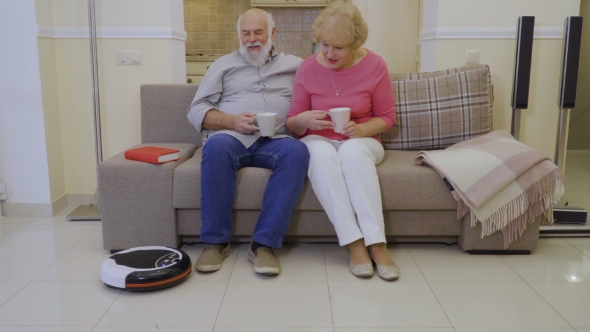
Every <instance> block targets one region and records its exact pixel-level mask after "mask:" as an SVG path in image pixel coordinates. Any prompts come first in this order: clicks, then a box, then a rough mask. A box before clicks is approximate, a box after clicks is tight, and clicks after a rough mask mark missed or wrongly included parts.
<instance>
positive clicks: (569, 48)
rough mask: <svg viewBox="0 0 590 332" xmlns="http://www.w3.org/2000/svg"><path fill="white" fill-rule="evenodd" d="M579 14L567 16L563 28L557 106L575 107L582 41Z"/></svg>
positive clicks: (581, 19) (564, 107) (581, 18)
mask: <svg viewBox="0 0 590 332" xmlns="http://www.w3.org/2000/svg"><path fill="white" fill-rule="evenodd" d="M582 21H583V17H581V16H569V17H568V18H567V19H566V20H565V27H564V29H563V54H562V60H563V61H562V67H561V84H560V86H559V108H561V109H570V108H575V107H576V89H577V86H578V67H579V64H580V45H581V43H582Z"/></svg>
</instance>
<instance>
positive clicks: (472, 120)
mask: <svg viewBox="0 0 590 332" xmlns="http://www.w3.org/2000/svg"><path fill="white" fill-rule="evenodd" d="M390 77H391V84H392V87H393V93H394V94H395V107H396V113H397V121H396V124H395V125H394V126H393V127H392V128H391V129H390V130H389V131H387V132H384V133H382V134H380V137H381V140H382V142H383V146H384V147H385V149H387V150H435V149H444V148H446V147H449V146H451V145H453V144H455V143H458V142H462V141H465V140H467V139H470V138H474V137H477V136H481V135H484V134H486V133H489V132H490V131H491V130H492V101H493V86H492V81H491V75H490V71H489V67H488V66H487V65H473V66H465V67H459V68H453V69H448V70H443V71H437V72H431V73H413V74H396V75H391V76H390Z"/></svg>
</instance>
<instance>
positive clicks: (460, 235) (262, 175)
mask: <svg viewBox="0 0 590 332" xmlns="http://www.w3.org/2000/svg"><path fill="white" fill-rule="evenodd" d="M478 68H479V70H480V74H481V72H482V69H481V68H482V67H478ZM472 69H473V68H471V69H470V68H459V69H454V70H450V71H444V72H437V73H423V74H412V75H405V76H404V75H392V82H393V83H394V94H396V99H397V100H396V104H397V105H398V121H397V122H398V124H397V125H396V126H395V127H394V128H393V129H392V130H390V131H389V132H388V133H385V134H383V135H382V139H383V141H384V144H385V146H386V147H392V146H394V147H396V146H398V147H400V148H404V146H405V147H406V148H413V149H416V148H417V149H420V148H424V147H425V144H426V145H428V146H435V145H436V144H437V143H436V142H439V143H441V142H442V143H443V144H447V145H448V144H451V143H452V142H450V141H449V138H448V137H450V136H457V135H456V134H453V135H446V134H445V130H446V129H445V128H447V129H448V128H451V127H452V126H453V125H452V124H449V125H447V124H446V123H447V122H445V120H444V119H445V116H446V115H445V114H438V115H437V114H436V112H439V113H444V112H446V111H445V110H448V109H451V108H453V107H454V106H453V105H454V104H455V106H457V107H459V108H461V109H463V112H464V114H467V113H465V111H464V107H465V105H464V104H465V103H468V102H469V101H465V100H466V99H465V98H464V96H465V92H464V90H465V91H471V93H473V92H474V91H475V89H479V90H482V91H483V90H486V92H485V93H486V94H482V96H483V97H481V96H480V97H481V98H484V100H486V98H487V100H490V104H489V105H488V106H489V108H485V109H484V108H483V106H486V105H483V104H482V103H481V102H480V103H479V106H477V107H475V111H473V110H470V111H469V112H470V113H468V116H467V117H466V116H465V115H463V116H460V115H453V114H454V113H452V114H450V115H449V117H448V118H449V119H451V120H450V121H451V122H450V123H452V121H453V120H452V118H453V117H455V118H457V117H459V118H460V119H459V120H457V121H459V122H458V123H461V126H463V127H466V126H467V125H466V124H465V121H466V120H465V119H466V118H469V119H471V117H474V118H477V116H474V115H473V114H474V113H473V112H475V113H477V112H479V113H478V114H480V115H481V116H480V118H482V119H483V123H484V124H483V126H484V127H485V126H486V125H487V122H489V126H490V127H491V95H492V88H491V84H488V86H487V87H485V86H484V85H483V84H479V86H478V87H476V86H475V85H474V84H472V82H470V81H469V75H472V73H471V72H472V71H473V70H472ZM476 69H477V68H476ZM485 70H486V71H487V66H486V67H485ZM455 73H459V74H461V75H463V76H461V77H463V78H461V77H459V79H458V83H457V84H458V86H457V87H456V86H454V85H453V84H452V82H454V80H457V78H453V77H451V76H453V75H454V74H455ZM470 73H471V74H470ZM465 75H466V76H465ZM487 77H488V78H487V80H488V83H490V82H489V74H488V76H487ZM441 78H444V81H443V80H442V79H441ZM464 79H466V81H463V80H464ZM445 82H447V83H445ZM449 82H450V83H449ZM481 82H483V81H480V83H481ZM421 84H422V85H423V88H425V89H428V90H429V91H430V92H432V93H433V95H429V94H428V93H429V92H424V91H421V88H420V87H421V86H422V85H421ZM445 84H448V86H449V88H445V89H442V90H441V88H440V87H441V86H444V85H445ZM430 85H431V86H430ZM197 88H198V87H197V86H195V85H143V86H141V130H142V144H141V145H157V146H163V147H171V148H176V149H178V150H180V160H178V161H176V162H169V163H165V164H162V165H154V164H149V163H142V162H138V161H131V160H126V159H125V158H124V156H123V153H120V154H118V155H115V156H113V157H111V158H109V159H108V160H106V161H104V162H103V163H101V164H100V165H99V167H98V187H99V198H100V207H101V215H102V225H103V226H102V227H103V236H104V241H103V243H104V248H105V249H107V250H118V249H126V248H130V247H136V246H145V245H165V246H171V247H177V246H179V245H180V244H181V242H182V241H187V242H195V241H199V230H200V227H201V214H200V207H201V205H200V204H201V201H200V197H201V192H200V176H201V175H200V169H201V167H200V162H201V150H202V149H201V145H202V144H201V137H200V134H199V133H198V132H197V131H196V129H195V128H194V127H193V126H192V125H191V124H190V123H189V122H188V120H187V117H186V114H187V109H188V106H189V104H190V103H191V101H192V99H193V97H194V95H195V92H196V90H197ZM457 89H458V90H459V96H460V98H455V97H451V98H449V96H448V94H449V93H454V92H453V91H455V90H457ZM443 90H444V91H443ZM479 90H478V91H479ZM412 91H413V92H412ZM445 91H446V92H445ZM455 92H456V91H455ZM435 95H436V96H435ZM441 96H442V98H443V99H445V98H446V99H445V100H446V101H444V100H442V99H441V100H442V101H441V100H438V101H436V103H433V102H432V101H433V99H436V98H440V97H441ZM435 97H436V98H435ZM424 98H426V101H427V103H426V104H430V105H433V104H437V105H438V106H436V107H435V108H434V109H431V110H430V112H435V115H436V116H438V117H439V118H438V120H432V119H435V117H433V116H432V114H431V115H430V118H429V119H430V120H425V119H427V118H428V116H427V117H424V114H419V115H417V116H415V117H414V118H418V119H422V120H420V121H419V122H420V123H419V124H416V123H417V122H415V121H418V120H416V119H413V120H412V118H413V115H412V112H415V111H416V109H422V108H424V107H426V106H424V105H425V103H424V102H423V101H424ZM481 98H479V99H478V100H480V101H481V100H482V99H481ZM467 99H469V98H467ZM421 100H422V101H421ZM472 101H473V100H472ZM476 104H477V103H476ZM482 105H483V106H482ZM480 106H482V107H480ZM429 107H430V106H429ZM405 112H407V113H405ZM482 114H483V115H482ZM439 115H440V116H439ZM405 117H407V118H405ZM441 119H442V120H441ZM472 120H473V119H471V120H469V121H472ZM412 121H414V124H413V123H412ZM429 121H430V122H429ZM478 121H480V120H478ZM486 121H487V122H486ZM472 122H473V121H472ZM476 122H477V121H476ZM480 122H481V121H480ZM428 123H430V125H431V126H432V124H433V123H434V124H435V125H436V126H437V127H438V129H436V130H434V131H435V132H436V133H438V134H437V135H439V136H444V137H446V138H443V139H439V140H438V141H436V140H434V139H433V138H432V136H433V134H432V133H433V130H432V128H431V129H429V130H428V129H425V127H424V126H425V125H428ZM474 123H475V122H473V123H470V124H469V126H468V127H469V128H471V129H470V130H471V133H472V134H473V133H474V134H473V135H478V134H480V133H479V131H482V129H481V128H479V124H477V123H479V122H477V123H476V124H474ZM404 126H405V127H404ZM490 129H491V128H484V129H483V132H485V131H489V130H490ZM416 132H418V134H416ZM420 133H424V134H420ZM416 135H418V136H420V137H416ZM462 135H465V133H463V134H462ZM400 136H405V137H406V138H407V140H406V142H400V141H399V139H398V138H399V137H400ZM435 136H436V135H435ZM460 136H461V135H459V136H457V137H455V138H451V141H452V140H453V139H454V140H457V139H459V140H461V137H460ZM425 137H426V138H427V139H424V138H425ZM463 138H469V137H463ZM408 142H409V143H408ZM425 142H426V143H425ZM433 144H434V145H433ZM130 148H131V147H130ZM416 153H417V151H416V150H405V151H402V150H386V152H385V158H384V160H383V162H382V163H381V164H380V165H379V166H378V167H377V172H378V175H379V179H380V185H381V191H382V198H383V210H384V211H383V212H384V216H385V231H386V235H387V238H388V241H390V242H391V241H396V242H441V243H455V242H457V243H458V244H459V245H460V246H461V247H462V248H463V249H464V250H465V251H468V252H470V253H496V252H501V253H520V254H526V253H530V251H532V250H535V249H536V246H537V241H538V237H539V221H538V220H537V221H536V222H535V223H533V224H529V225H528V228H527V231H526V232H525V233H524V234H523V235H522V236H521V237H520V238H519V239H518V240H517V241H515V242H513V243H512V244H511V245H510V246H509V247H508V248H507V249H504V245H503V244H504V243H503V237H502V234H501V233H500V232H498V233H495V234H493V235H492V236H489V237H486V238H483V239H482V238H481V225H480V224H478V225H477V226H476V227H471V224H470V222H469V220H467V218H463V219H457V203H456V201H455V200H454V199H453V197H452V195H451V193H450V191H449V189H447V187H446V186H445V184H444V182H443V181H442V179H441V177H440V176H439V175H438V173H436V172H435V171H434V170H433V169H432V168H430V167H428V166H418V165H416V164H415V163H414V158H415V156H416ZM269 175H270V171H269V170H265V169H259V168H244V169H241V170H240V171H239V172H238V180H237V188H236V200H235V203H234V212H233V215H234V223H233V230H232V233H233V238H232V241H244V242H245V241H249V239H250V236H251V234H252V231H253V229H254V225H255V223H256V220H257V217H258V214H259V212H260V207H261V203H262V195H263V192H264V188H265V186H266V183H267V181H268V177H269ZM336 241H337V239H336V233H335V232H334V228H333V226H332V224H331V223H330V221H329V219H328V218H327V215H326V214H325V212H324V211H323V209H322V207H321V205H320V203H319V201H318V200H317V198H316V196H315V194H314V192H313V189H312V188H311V185H310V183H309V181H307V180H306V183H305V185H304V188H303V191H302V192H301V195H300V197H299V201H298V203H297V206H296V209H295V211H294V213H293V217H292V219H291V223H290V226H289V230H288V232H287V236H286V238H285V242H336Z"/></svg>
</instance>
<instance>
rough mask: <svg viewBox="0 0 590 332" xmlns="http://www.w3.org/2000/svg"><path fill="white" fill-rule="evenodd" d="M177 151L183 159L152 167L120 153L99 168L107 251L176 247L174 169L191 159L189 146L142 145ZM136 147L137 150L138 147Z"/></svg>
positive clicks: (172, 144) (104, 241)
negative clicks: (151, 246)
mask: <svg viewBox="0 0 590 332" xmlns="http://www.w3.org/2000/svg"><path fill="white" fill-rule="evenodd" d="M146 145H157V146H160V147H165V148H172V149H178V150H180V152H179V157H180V159H179V160H177V161H174V162H168V163H164V164H159V165H158V164H150V163H144V162H141V161H134V160H127V159H125V156H124V152H122V153H119V154H117V155H115V156H113V157H111V158H109V159H108V160H106V161H104V162H102V163H101V164H100V165H99V166H98V193H99V199H100V201H99V202H100V213H101V217H102V230H103V246H104V249H106V250H113V249H127V248H131V247H138V246H146V245H161V246H170V247H177V246H178V245H179V244H180V239H179V237H178V235H177V231H176V229H177V226H176V211H175V209H174V207H173V206H172V189H173V188H172V187H173V173H174V169H175V168H176V167H177V166H178V165H180V164H181V163H183V162H184V161H186V160H188V159H189V158H191V157H192V155H193V153H194V152H195V150H196V149H197V145H195V144H190V143H159V144H141V145H137V146H135V147H140V146H146ZM135 147H134V148H135Z"/></svg>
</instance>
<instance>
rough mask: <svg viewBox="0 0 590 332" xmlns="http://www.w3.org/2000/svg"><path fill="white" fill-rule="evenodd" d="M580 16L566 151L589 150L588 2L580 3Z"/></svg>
mask: <svg viewBox="0 0 590 332" xmlns="http://www.w3.org/2000/svg"><path fill="white" fill-rule="evenodd" d="M580 16H582V17H584V25H583V29H582V49H581V50H580V68H579V70H578V90H577V93H576V108H574V109H572V110H571V117H570V119H571V122H570V130H569V137H568V145H567V146H568V150H590V130H589V129H590V93H588V92H589V91H590V1H589V0H583V1H582V2H581V3H580Z"/></svg>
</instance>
